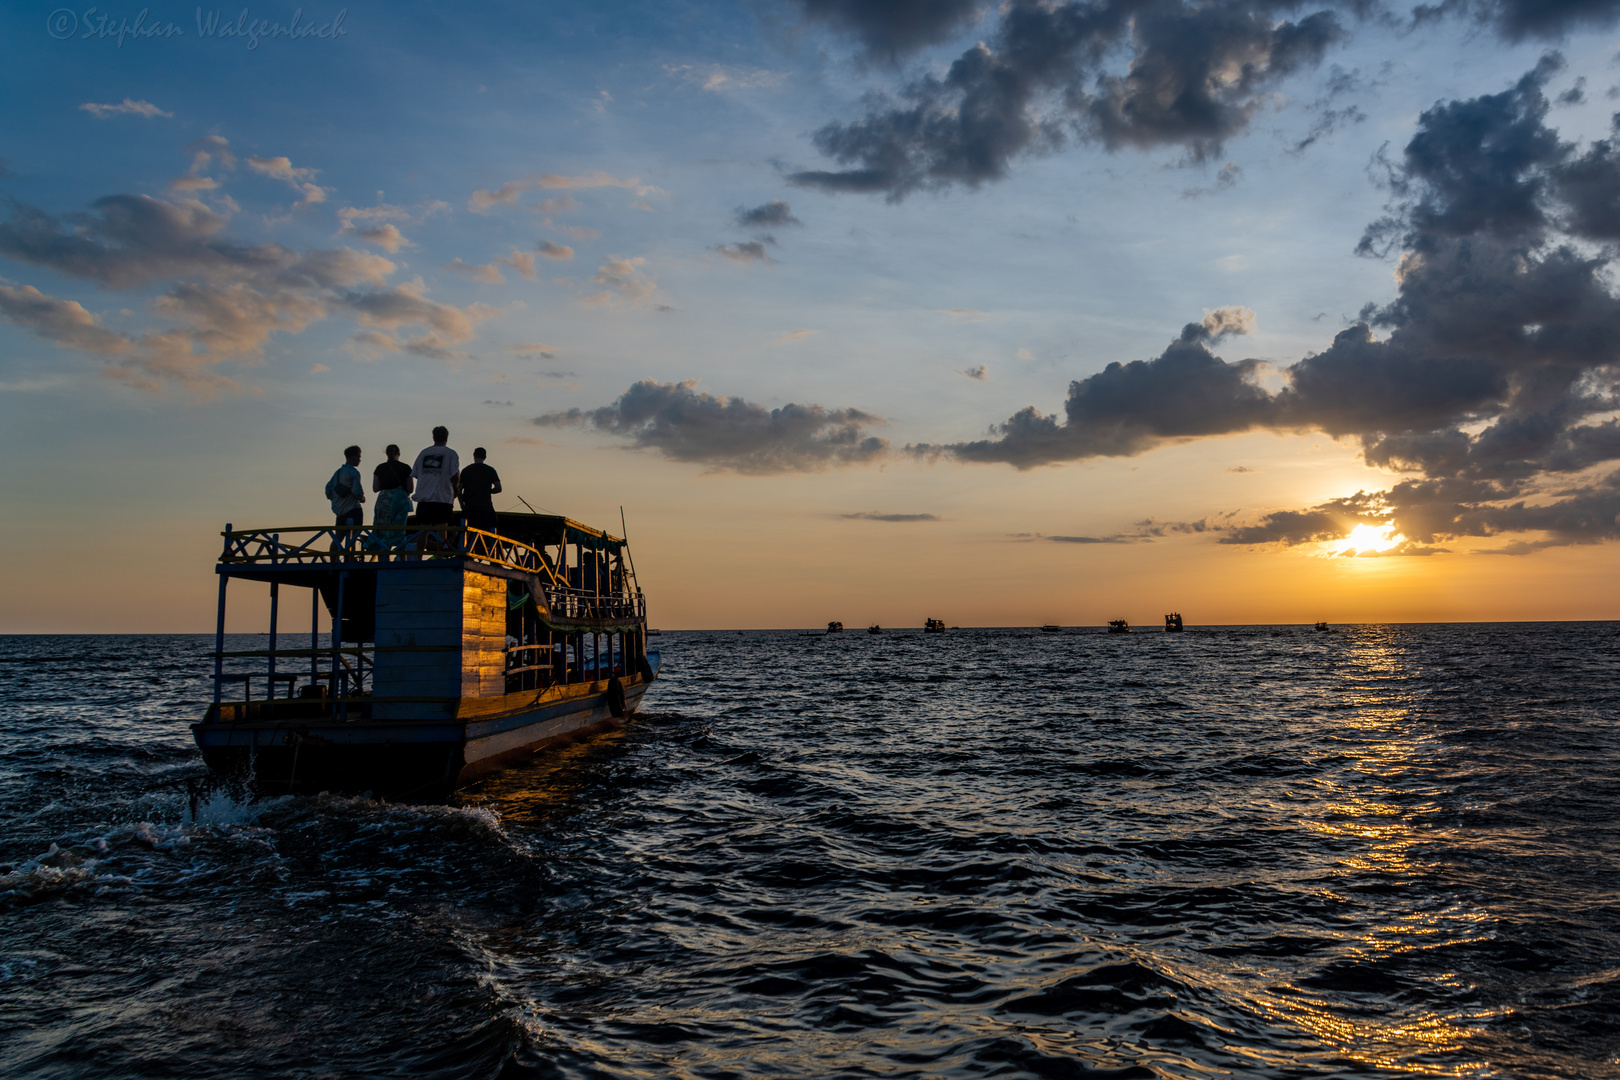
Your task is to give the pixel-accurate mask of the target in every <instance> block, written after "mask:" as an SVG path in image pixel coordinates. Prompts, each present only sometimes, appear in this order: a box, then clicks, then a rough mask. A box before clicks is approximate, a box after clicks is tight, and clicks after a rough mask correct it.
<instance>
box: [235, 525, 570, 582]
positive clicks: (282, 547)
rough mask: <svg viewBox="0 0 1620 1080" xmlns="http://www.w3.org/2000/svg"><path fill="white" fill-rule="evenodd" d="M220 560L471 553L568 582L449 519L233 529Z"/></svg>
mask: <svg viewBox="0 0 1620 1080" xmlns="http://www.w3.org/2000/svg"><path fill="white" fill-rule="evenodd" d="M221 535H222V536H223V537H224V538H225V547H224V550H223V551H222V552H221V553H220V556H219V561H220V562H221V563H224V564H227V565H233V566H235V565H260V566H263V565H268V566H317V565H330V564H333V563H337V564H345V565H352V564H354V563H388V562H400V561H419V560H423V559H451V558H465V559H474V560H477V561H479V562H485V563H492V564H494V565H496V566H504V567H508V568H510V569H513V570H522V571H523V572H525V573H529V574H536V575H538V576H540V577H542V578H544V579H545V580H546V581H547V582H548V583H550V584H551V585H552V586H554V587H557V588H562V587H565V582H563V581H562V580H561V579H560V578H559V577H558V575H557V571H556V570H555V568H553V567H552V565H551V563H550V560H548V559H547V558H546V557H545V555H544V554H542V553H541V552H540V550H539V549H538V548H532V547H530V546H529V545H527V544H524V543H520V542H519V541H517V540H512V539H510V538H508V537H504V536H501V535H499V534H497V533H491V532H485V531H484V530H482V529H474V528H467V527H453V526H449V525H429V526H421V525H301V526H296V527H292V528H283V529H233V530H227V531H225V532H224V533H221Z"/></svg>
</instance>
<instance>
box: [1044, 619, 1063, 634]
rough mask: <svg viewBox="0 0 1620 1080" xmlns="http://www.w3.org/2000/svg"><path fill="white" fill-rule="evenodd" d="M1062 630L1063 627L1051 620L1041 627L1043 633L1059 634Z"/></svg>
mask: <svg viewBox="0 0 1620 1080" xmlns="http://www.w3.org/2000/svg"><path fill="white" fill-rule="evenodd" d="M1062 632H1063V627H1061V626H1059V625H1058V624H1057V623H1052V622H1049V623H1047V624H1046V625H1045V626H1043V627H1041V633H1043V634H1059V633H1062Z"/></svg>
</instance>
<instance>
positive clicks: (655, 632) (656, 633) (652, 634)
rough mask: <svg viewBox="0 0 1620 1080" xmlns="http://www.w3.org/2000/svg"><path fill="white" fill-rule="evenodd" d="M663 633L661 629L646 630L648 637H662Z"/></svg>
mask: <svg viewBox="0 0 1620 1080" xmlns="http://www.w3.org/2000/svg"><path fill="white" fill-rule="evenodd" d="M663 634H664V632H663V631H662V630H649V631H647V636H648V637H662V636H663Z"/></svg>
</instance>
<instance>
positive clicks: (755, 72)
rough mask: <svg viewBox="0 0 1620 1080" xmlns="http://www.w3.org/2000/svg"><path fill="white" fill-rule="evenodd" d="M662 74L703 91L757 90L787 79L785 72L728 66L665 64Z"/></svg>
mask: <svg viewBox="0 0 1620 1080" xmlns="http://www.w3.org/2000/svg"><path fill="white" fill-rule="evenodd" d="M664 73H665V74H666V75H668V76H669V77H670V78H673V79H681V80H684V81H686V82H690V83H695V84H696V85H698V86H700V87H702V88H703V89H705V90H708V91H710V92H711V93H712V92H717V91H721V90H759V89H764V88H769V87H772V86H777V85H779V84H780V83H781V82H782V80H783V79H786V78H787V72H785V71H768V70H766V69H765V68H741V67H734V66H731V65H728V64H708V65H706V66H694V65H692V64H665V65H664Z"/></svg>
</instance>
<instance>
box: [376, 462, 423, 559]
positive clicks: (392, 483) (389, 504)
mask: <svg viewBox="0 0 1620 1080" xmlns="http://www.w3.org/2000/svg"><path fill="white" fill-rule="evenodd" d="M387 452H388V460H387V461H385V462H383V463H382V464H381V465H378V466H377V468H376V469H374V470H373V471H372V473H371V490H372V491H374V492H376V493H377V508H376V509H375V510H373V511H372V512H371V515H372V516H371V524H372V527H373V528H378V529H385V531H384V532H381V533H377V534H375V536H376V540H377V542H378V544H379V545H381V546H384V547H393V546H394V545H396V544H398V543H399V542H400V541H401V540H403V539H405V533H404V531H403V529H404V526H405V519H406V518H407V517H408V516H410V512H411V488H412V485H413V484H414V483H415V481H413V480H412V479H411V467H410V466H409V465H407V464H405V463H404V462H403V461H401V460H399V447H398V446H396V445H394V444H392V443H390V444H389V446H388V451H387ZM391 526H392V527H397V528H391Z"/></svg>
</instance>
